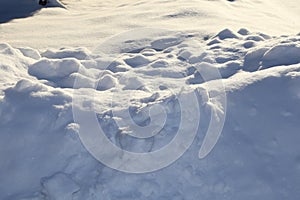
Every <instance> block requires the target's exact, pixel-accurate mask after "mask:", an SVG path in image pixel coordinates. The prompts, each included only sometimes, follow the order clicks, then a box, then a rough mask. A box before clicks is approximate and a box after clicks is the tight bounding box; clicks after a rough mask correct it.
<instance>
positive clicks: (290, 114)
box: [0, 29, 300, 200]
mask: <svg viewBox="0 0 300 200" xmlns="http://www.w3.org/2000/svg"><path fill="white" fill-rule="evenodd" d="M214 35H217V37H218V38H219V39H217V40H216V37H215V36H212V37H208V38H203V37H202V36H199V35H193V34H189V36H187V34H178V33H177V34H171V33H170V36H169V37H167V36H161V37H160V36H158V37H157V38H155V39H153V41H149V42H148V44H147V45H145V46H144V47H143V46H141V42H140V40H132V41H131V43H132V44H136V45H137V46H139V49H138V50H136V51H131V52H127V53H121V54H120V55H119V56H118V58H117V60H114V57H113V55H109V56H108V58H106V57H104V56H103V55H93V54H92V53H90V52H89V51H87V50H86V49H83V48H74V49H72V48H69V49H60V50H51V51H50V50H48V51H46V52H44V53H39V51H36V50H34V49H30V48H18V49H16V48H13V47H11V46H10V45H8V44H0V59H1V64H0V70H1V75H0V76H1V82H0V83H1V84H0V88H1V93H0V94H1V96H0V119H1V120H0V177H1V182H0V198H1V199H3V200H21V199H22V200H24V199H26V200H36V199H53V200H68V199H70V200H71V199H85V200H92V199H122V200H126V199H131V200H132V199H149V200H151V199H155V200H158V199H170V198H171V199H187V200H194V199H195V198H198V199H199V198H201V199H225V200H226V199H228V200H229V199H230V200H232V199H244V200H252V199H254V198H256V199H261V198H263V199H266V200H269V199H270V200H271V199H272V200H277V199H278V200H282V199H295V198H297V197H298V196H299V195H300V194H299V191H300V188H299V185H300V182H299V176H300V161H299V153H298V152H299V150H300V147H299V145H298V144H299V141H300V135H299V134H298V132H299V123H298V119H299V117H300V109H299V108H300V105H299V102H300V101H299V97H300V93H299V91H300V90H299V83H300V60H299V59H298V58H299V47H298V46H299V36H292V35H291V36H289V37H288V38H287V37H268V36H266V35H264V37H263V36H262V35H263V34H261V33H255V32H250V31H247V30H246V29H241V30H240V31H239V32H234V31H232V30H225V31H221V32H220V33H219V34H214ZM249 36H251V37H249ZM258 38H261V39H258ZM249 40H251V44H252V45H245V43H246V42H249ZM116 51H119V52H120V49H117V50H116ZM116 51H115V52H116ZM215 72H218V73H215ZM220 83H222V84H220ZM223 86H224V87H223ZM223 92H226V95H227V99H226V100H227V108H226V107H225V104H223V103H222V97H223V96H222V95H223ZM192 94H196V98H194V100H195V99H196V102H194V101H193V98H190V97H191V96H190V95H192ZM181 98H185V101H184V102H180V101H181ZM74 102H75V103H74ZM72 103H73V105H72ZM80 103H81V104H80ZM72 106H73V107H72ZM184 106H186V107H185V108H186V109H184V110H182V108H183V107H184ZM197 106H198V108H199V110H198V109H197ZM72 108H73V110H72ZM74 109H75V110H77V111H82V112H83V113H89V112H88V111H92V112H93V116H95V117H97V118H96V120H95V121H97V122H98V123H99V124H100V126H101V128H102V130H103V131H104V132H105V135H106V138H107V140H109V141H110V142H111V143H113V144H114V145H115V146H116V147H119V148H122V149H125V150H127V151H132V152H135V153H140V152H143V153H147V152H149V151H150V152H152V151H155V150H160V149H161V148H162V147H164V146H166V145H167V144H169V143H170V142H171V141H172V140H173V139H174V137H175V136H176V133H177V132H178V131H182V132H183V133H184V135H183V138H184V137H189V136H190V134H189V133H191V132H192V131H191V130H192V128H193V127H195V126H199V128H198V129H197V132H196V134H197V135H196V137H195V140H193V143H192V144H191V146H190V148H189V149H188V151H187V152H185V154H183V156H181V157H180V158H179V159H178V160H177V161H176V162H174V163H173V164H172V165H170V166H167V167H165V168H162V169H160V170H159V171H154V172H150V173H144V174H127V173H123V172H119V171H116V170H113V169H111V168H109V167H107V166H105V165H103V164H102V163H100V162H98V161H97V160H96V159H95V158H94V157H93V156H92V155H91V154H90V152H88V151H87V149H88V148H87V147H86V146H83V145H82V140H80V136H85V135H88V134H90V132H92V131H91V130H93V128H92V126H89V131H87V132H85V133H81V132H80V130H82V127H83V125H84V124H80V123H79V124H78V121H76V120H74V117H73V114H74V112H73V111H74ZM163 110H164V111H163ZM195 112H196V113H198V114H199V115H200V116H201V120H200V121H197V117H196V115H194V114H195ZM224 114H226V116H224ZM182 115H184V116H189V117H184V118H181V116H182ZM222 116H224V117H226V121H225V124H224V128H223V130H222V135H221V137H220V138H217V139H216V138H215V139H216V140H213V141H212V140H210V137H208V138H207V137H206V136H207V135H208V134H209V132H208V133H207V130H209V129H211V128H212V129H213V128H215V127H216V126H212V127H210V126H209V123H210V121H218V120H219V122H220V121H222ZM151 117H152V118H151ZM84 118H85V119H89V118H88V115H87V116H84ZM182 120H184V124H183V125H181V122H182ZM86 122H87V124H88V125H90V124H89V123H91V121H86ZM132 122H135V123H132ZM149 125H150V126H149ZM161 125H162V126H161ZM147 126H149V127H148V129H144V127H147ZM150 129H151V130H153V131H154V132H153V133H155V134H153V135H152V136H153V137H150V138H144V136H145V135H147V134H148V132H147V131H145V130H150ZM157 130H159V131H157ZM213 130H215V129H213ZM155 131H157V132H155ZM212 133H213V134H214V132H212ZM81 134H84V135H81ZM151 134H152V132H151ZM133 136H138V137H139V139H136V138H134V137H133ZM205 138H206V139H205ZM81 139H82V138H81ZM93 141H94V142H95V141H97V138H92V142H93ZM205 143H206V145H207V143H209V144H211V143H216V146H214V148H213V149H212V151H211V152H210V153H209V154H208V155H207V156H204V158H203V159H199V158H198V155H199V149H200V148H201V146H203V145H204V146H205ZM96 146H97V145H96ZM97 147H99V148H100V151H101V152H104V153H108V154H107V155H108V157H109V158H110V159H112V160H115V159H118V158H119V157H118V156H119V154H117V155H111V154H109V153H110V149H104V148H103V149H102V148H101V147H102V146H101V145H98V146H97ZM96 149H97V148H96ZM179 149H180V148H179ZM208 149H209V148H208ZM177 151H178V149H173V150H172V151H171V153H170V154H168V155H169V156H170V157H171V156H173V154H175V152H177ZM208 152H209V151H208ZM208 152H207V149H206V153H208ZM202 153H203V152H202ZM201 155H205V151H204V154H201ZM121 157H122V156H121ZM167 159H169V157H167V158H165V159H164V160H167ZM155 164H157V163H156V162H153V163H141V166H145V167H150V168H151V167H152V166H155Z"/></svg>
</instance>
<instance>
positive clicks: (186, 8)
mask: <svg viewBox="0 0 300 200" xmlns="http://www.w3.org/2000/svg"><path fill="white" fill-rule="evenodd" d="M25 1H28V2H29V1H31V2H33V1H34V0H25ZM25 1H24V2H25ZM1 2H7V1H5V0H1ZM10 2H11V1H10ZM13 2H15V0H14V1H13ZM62 3H64V4H65V6H66V8H67V9H62V8H51V9H42V10H40V11H39V12H38V13H36V14H35V15H34V16H33V17H29V18H26V19H18V20H13V21H12V22H10V23H7V24H1V25H0V40H2V41H5V42H8V43H10V44H12V45H17V46H29V47H34V48H37V49H45V48H50V47H54V48H56V49H57V48H61V47H66V46H73V47H74V46H77V47H82V46H84V47H87V48H90V49H93V48H94V47H95V46H97V45H99V43H100V42H102V41H103V40H104V39H105V38H107V37H109V36H112V35H114V34H118V33H121V32H123V31H127V30H131V29H133V28H140V27H152V28H153V27H155V28H158V29H162V28H164V29H171V30H175V31H178V30H179V31H184V30H188V31H192V30H194V31H200V32H202V33H206V34H214V33H216V32H218V31H220V30H222V29H224V28H230V29H231V30H236V31H237V30H238V29H239V28H241V27H246V28H248V29H250V30H253V31H260V32H264V33H266V34H272V35H274V34H276V35H281V34H290V33H292V34H296V33H297V32H299V29H300V25H299V23H298V22H299V20H300V17H299V12H300V8H299V4H298V1H297V0H289V1H284V2H283V1H280V0H264V1H263V0H256V1H253V0H236V1H227V0H214V1H210V0H190V1H186V0H177V1H173V0H165V1H158V0H157V1H145V0H138V1H132V0H122V1H112V0H106V1H99V0H81V1H77V0H64V1H62ZM1 13H2V12H1ZM1 21H2V20H1ZM57 30H59V31H57ZM20 33H22V34H20Z"/></svg>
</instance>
